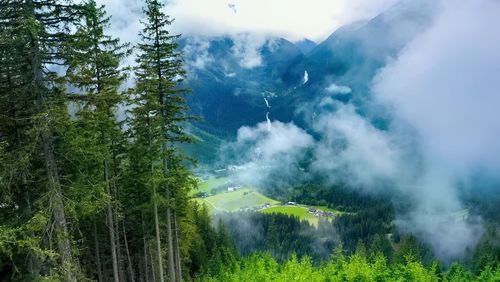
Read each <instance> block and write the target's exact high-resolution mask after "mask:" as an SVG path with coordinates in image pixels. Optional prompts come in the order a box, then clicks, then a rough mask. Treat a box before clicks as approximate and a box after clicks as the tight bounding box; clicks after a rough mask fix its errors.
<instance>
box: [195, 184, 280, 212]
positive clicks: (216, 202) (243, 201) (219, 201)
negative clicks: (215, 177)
mask: <svg viewBox="0 0 500 282" xmlns="http://www.w3.org/2000/svg"><path fill="white" fill-rule="evenodd" d="M195 200H196V201H198V202H200V203H205V204H206V205H207V207H208V209H209V211H210V212H217V211H230V212H231V211H238V210H239V209H240V208H243V207H258V206H261V205H263V204H265V203H269V204H271V205H277V204H279V202H278V201H275V200H273V199H270V198H268V197H266V196H264V195H262V194H261V193H259V192H257V191H253V190H250V189H239V190H236V191H234V192H224V193H219V194H217V195H214V196H210V197H207V198H197V199H195Z"/></svg>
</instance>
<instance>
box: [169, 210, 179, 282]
mask: <svg viewBox="0 0 500 282" xmlns="http://www.w3.org/2000/svg"><path fill="white" fill-rule="evenodd" d="M172 235H173V234H172V210H171V208H170V207H168V208H167V241H168V271H169V276H170V281H177V279H176V275H175V274H176V271H175V255H174V244H173V240H172Z"/></svg>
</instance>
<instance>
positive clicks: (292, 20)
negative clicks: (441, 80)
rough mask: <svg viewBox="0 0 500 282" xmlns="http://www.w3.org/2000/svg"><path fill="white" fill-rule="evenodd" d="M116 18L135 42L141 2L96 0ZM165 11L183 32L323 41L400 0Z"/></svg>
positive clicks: (174, 3)
mask: <svg viewBox="0 0 500 282" xmlns="http://www.w3.org/2000/svg"><path fill="white" fill-rule="evenodd" d="M98 2H99V3H101V4H104V5H106V7H107V9H106V10H107V11H108V13H109V14H110V15H112V17H113V29H115V31H116V33H118V35H120V36H121V37H122V38H124V39H127V40H129V41H133V38H134V36H135V35H136V34H137V31H138V29H139V27H140V25H139V16H140V11H141V6H142V3H143V1H142V0H98ZM166 2H167V7H166V12H167V13H168V14H169V15H171V16H173V17H174V18H175V19H176V21H175V23H174V25H173V27H172V28H173V30H174V31H175V32H177V33H183V34H205V35H221V34H227V33H236V32H259V33H265V34H270V35H277V36H281V37H285V38H287V39H289V40H292V41H295V40H300V39H302V38H309V39H312V40H314V41H317V42H319V41H321V40H323V39H325V38H326V37H328V35H330V34H331V33H332V32H333V31H334V30H335V29H337V28H338V27H340V26H342V25H344V24H348V23H352V22H354V21H357V20H364V19H369V18H372V17H374V16H376V15H377V14H378V13H380V12H381V11H383V10H385V9H387V8H388V7H389V6H390V5H392V4H394V3H395V2H397V0H308V1H304V0H170V1H166Z"/></svg>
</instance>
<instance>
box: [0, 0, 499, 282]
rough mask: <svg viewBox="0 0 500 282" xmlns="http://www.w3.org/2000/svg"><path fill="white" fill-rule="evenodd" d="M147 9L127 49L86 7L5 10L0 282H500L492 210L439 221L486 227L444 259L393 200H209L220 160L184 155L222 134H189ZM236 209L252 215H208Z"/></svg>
mask: <svg viewBox="0 0 500 282" xmlns="http://www.w3.org/2000/svg"><path fill="white" fill-rule="evenodd" d="M142 9H143V10H142V16H141V30H140V33H139V41H138V42H135V43H133V44H132V43H130V42H124V41H122V39H121V38H117V37H114V36H113V35H112V33H111V32H110V29H111V20H110V15H108V14H107V12H106V7H104V6H101V5H98V4H97V3H96V2H95V1H94V0H90V1H73V2H72V1H69V0H68V1H66V0H43V1H42V0H0V281H161V282H163V281H174V282H175V281H182V280H186V281H500V245H499V244H498V238H499V234H500V233H499V232H500V231H499V230H500V227H499V224H498V223H499V222H500V219H499V213H498V212H499V209H500V208H499V207H498V205H497V203H498V202H497V201H496V199H494V198H491V199H490V200H489V201H486V200H484V199H482V198H480V197H475V196H474V195H472V196H470V197H469V198H468V204H469V207H470V208H469V209H468V210H467V211H465V212H463V213H460V214H458V215H456V214H452V215H446V216H448V217H447V218H448V219H449V220H455V221H460V220H466V219H464V218H465V217H467V216H468V214H469V213H471V214H472V213H474V214H478V215H481V216H482V220H483V223H484V232H483V233H482V236H481V237H480V238H479V239H478V242H477V244H475V245H474V246H473V247H468V248H467V249H466V251H465V254H463V255H462V256H451V257H447V259H440V257H439V256H438V254H437V253H436V252H435V250H434V249H433V247H432V246H430V245H429V244H428V243H427V242H426V241H425V240H421V238H420V237H418V236H416V235H415V234H412V233H411V232H406V231H405V230H401V229H400V228H398V226H396V224H395V221H397V219H398V218H397V216H396V212H397V211H401V210H405V209H408V207H409V206H411V205H405V204H406V203H405V202H403V204H401V205H400V206H398V205H395V204H394V203H395V202H394V201H393V197H395V196H394V195H373V194H365V193H359V191H356V190H352V189H350V188H349V187H347V185H339V184H332V183H330V182H328V181H325V179H322V178H321V177H311V178H308V179H307V181H303V182H300V183H299V182H296V183H292V182H290V183H289V182H287V181H284V182H286V183H287V185H285V186H279V187H278V186H276V185H275V184H274V183H273V182H269V183H268V184H267V185H266V184H265V183H264V184H263V185H262V187H258V188H260V189H259V191H256V190H255V189H254V187H244V189H243V188H242V187H240V186H238V183H237V184H236V185H233V183H230V184H228V183H229V182H228V181H227V180H226V177H228V175H223V177H220V176H221V175H219V176H217V177H219V178H215V180H213V178H211V179H212V180H209V181H212V182H215V183H218V184H217V185H218V187H210V190H211V191H206V190H208V189H207V187H208V185H206V186H203V185H204V184H206V183H207V182H209V181H205V182H203V183H200V182H202V181H201V180H200V179H201V178H202V177H201V176H199V175H197V174H196V173H195V171H196V172H200V171H202V172H206V171H210V172H213V171H214V167H215V166H214V167H212V166H209V167H208V168H207V167H206V163H205V164H203V167H202V169H200V170H195V168H196V165H197V161H196V158H197V157H198V156H197V155H196V153H197V152H201V153H200V154H203V155H205V158H206V155H210V156H212V157H213V155H215V153H213V152H215V150H214V149H213V148H206V147H204V146H206V143H207V142H205V143H204V144H202V145H201V146H198V147H196V146H197V145H196V144H193V143H196V141H199V140H200V139H203V138H200V136H203V137H204V138H205V141H206V140H215V141H213V143H214V144H215V143H217V142H220V140H219V139H218V138H219V137H221V136H231V134H232V133H228V132H222V133H221V132H220V131H221V129H220V128H217V130H215V129H214V128H215V127H214V128H212V131H213V132H215V133H217V134H219V136H215V135H216V134H215V135H212V134H210V133H208V131H209V130H207V131H203V130H202V129H200V128H203V127H204V126H203V125H202V126H198V127H196V126H197V125H199V124H200V123H203V121H199V117H197V116H195V115H193V111H192V110H191V109H190V107H189V106H190V105H189V103H188V101H189V98H188V97H189V96H190V95H193V96H195V95H198V94H199V93H197V92H196V91H194V92H193V93H192V91H191V90H190V88H191V86H190V83H189V82H190V80H189V79H187V77H188V75H189V74H188V73H187V71H186V70H185V69H186V68H185V63H186V62H185V58H184V57H183V56H184V54H183V53H182V48H181V45H182V44H184V45H185V44H186V43H185V42H184V41H183V40H184V38H181V36H180V35H178V34H175V33H172V32H171V24H172V22H173V19H172V18H171V17H170V16H169V15H167V14H165V6H164V3H163V1H159V0H144V2H143V3H142ZM179 20H181V19H179ZM280 42H281V43H283V42H282V41H280ZM287 46H288V45H287ZM288 47H289V48H290V49H287V50H291V49H293V48H292V47H290V46H288ZM288 47H287V48H288ZM294 48H295V47H294ZM267 51H268V50H267ZM294 51H296V50H294ZM297 52H298V51H297ZM131 62H133V63H131ZM128 64H131V66H129V65H128ZM272 72H273V73H275V72H276V71H275V70H273V71H272ZM302 74H303V72H302V71H301V72H300V75H299V76H300V79H301V81H302ZM227 76H228V77H232V76H230V75H227ZM304 77H305V81H303V82H301V84H305V83H306V82H307V81H308V79H309V78H308V75H307V72H306V73H305V75H304ZM215 81H217V79H215ZM211 83H212V82H211ZM202 86H204V85H202ZM196 87H200V84H197V85H196ZM343 91H344V92H347V90H345V89H343ZM349 91H350V90H349ZM271 94H272V93H271ZM266 95H268V94H266ZM266 97H267V98H269V99H271V98H272V97H274V96H272V95H270V96H264V100H265V103H266V110H268V109H269V108H270V106H269V104H268V100H267V98H266ZM261 98H262V97H261V96H259V100H260V99H261ZM203 99H207V98H203ZM242 108H245V107H244V106H242ZM268 114H269V112H267V115H265V117H266V118H267V122H268V123H267V124H265V125H266V126H271V122H270V121H269V118H268ZM214 115H215V114H214ZM259 115H260V113H259ZM250 120H253V118H252V119H250ZM235 124H236V123H235ZM232 126H233V127H236V126H235V125H234V124H232ZM205 127H206V128H210V125H207V126H205ZM310 139H312V138H310ZM308 140H309V139H308ZM202 141H203V140H202ZM212 145H213V144H212ZM205 149H206V150H211V153H210V154H207V152H206V151H205V152H202V151H204V150H205ZM306 151H307V150H306ZM193 152H194V154H193ZM306 156H308V157H309V159H307V158H304V159H301V160H300V163H301V165H302V166H303V167H306V169H303V168H302V166H301V167H300V168H301V171H307V168H308V165H310V164H311V163H312V157H311V156H310V155H309V154H308V152H306ZM205 161H206V160H205ZM209 161H210V158H209ZM209 161H208V162H209ZM283 165H284V166H285V165H286V164H283ZM229 170H230V169H225V168H224V169H220V170H216V171H217V173H220V171H225V172H223V173H226V174H227V171H229ZM229 176H230V175H229ZM211 177H212V176H211ZM270 178H271V177H270ZM290 178H293V175H291V176H290ZM203 187H205V188H203ZM235 190H239V192H234V191H235ZM230 192H233V194H230ZM209 193H213V194H215V195H209ZM225 193H226V194H225ZM260 193H262V194H260ZM217 195H219V196H218V197H216V196H217ZM221 195H222V196H221ZM234 195H240V196H241V198H243V197H246V198H244V199H253V200H254V201H255V206H252V207H249V206H247V203H246V202H243V204H240V203H239V202H238V204H240V205H237V204H235V203H234V202H231V203H230V205H229V204H228V206H230V207H231V209H229V208H228V209H227V210H224V209H223V208H224V207H221V206H218V207H217V206H215V205H213V204H211V202H210V201H209V200H213V199H217V200H218V201H219V202H218V203H227V202H228V201H231V200H232V199H231V197H230V196H234ZM208 196H212V198H209V197H208ZM241 198H240V199H237V200H238V201H240V202H242V200H241ZM266 208H268V209H270V210H271V208H273V209H274V210H275V211H277V212H269V211H268V212H265V209H266ZM271 211H272V210H271ZM280 211H281V212H280ZM285 211H292V212H289V213H286V212H285ZM296 211H300V212H301V213H298V212H296ZM304 217H306V219H304Z"/></svg>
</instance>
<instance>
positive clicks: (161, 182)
mask: <svg viewBox="0 0 500 282" xmlns="http://www.w3.org/2000/svg"><path fill="white" fill-rule="evenodd" d="M146 5H147V6H146V9H145V11H144V13H145V16H146V19H145V21H144V23H143V24H144V28H143V29H142V32H141V33H140V43H139V44H138V46H137V48H138V57H137V67H136V68H135V76H136V88H135V91H134V93H133V103H134V104H135V105H136V106H135V107H134V108H133V109H132V110H131V113H132V116H133V118H132V120H131V122H130V125H131V134H132V137H133V139H134V140H135V142H136V145H135V146H134V150H135V151H136V153H135V154H133V155H135V156H136V157H137V158H139V159H136V160H133V162H142V163H144V162H145V163H148V167H149V168H150V170H149V171H148V172H145V171H144V172H143V173H147V174H148V176H147V177H146V178H149V179H150V181H149V182H148V189H149V190H150V191H151V199H152V202H153V215H154V226H155V242H156V254H157V256H158V258H157V262H158V276H159V279H158V280H159V281H164V280H165V278H164V273H163V257H162V246H161V241H162V240H161V237H162V236H161V232H160V231H161V230H160V219H161V218H164V219H165V223H164V224H162V226H165V229H166V236H165V237H166V238H165V239H166V241H167V262H168V267H167V269H168V278H169V280H170V281H180V280H181V279H182V269H181V268H182V266H181V265H182V263H181V254H180V250H179V244H180V243H179V236H178V235H179V232H178V230H177V228H176V227H177V226H178V225H179V219H178V213H177V206H176V199H177V198H181V192H180V191H184V190H180V189H178V188H179V187H176V186H174V185H172V183H174V181H169V179H170V178H174V179H175V178H176V177H179V174H177V175H176V176H173V173H174V172H176V170H172V171H169V169H171V168H174V167H179V166H178V165H176V163H178V162H177V161H174V160H175V159H176V158H178V157H176V156H179V155H178V154H177V153H176V149H175V146H174V144H176V143H178V142H187V141H189V140H190V138H189V137H188V135H187V134H186V133H185V132H184V131H183V128H182V123H183V122H185V121H186V120H188V119H189V117H187V116H186V110H187V108H186V107H185V105H184V104H185V100H184V98H183V95H184V94H185V93H186V92H187V90H186V89H180V88H179V84H180V83H181V82H182V79H183V77H184V74H185V72H184V70H183V69H182V57H181V54H180V53H179V52H178V51H177V50H176V49H177V47H178V45H177V43H176V40H177V39H178V38H179V35H171V34H170V33H169V31H168V27H169V25H170V24H171V23H172V20H171V19H170V18H169V17H168V16H167V15H165V14H164V13H163V12H162V11H161V9H162V7H163V5H162V4H161V3H160V2H159V1H156V0H147V1H146ZM140 159H142V160H146V161H141V160H140ZM169 160H172V162H171V163H169ZM162 207H164V209H163V208H162ZM159 210H165V214H164V215H163V216H162V215H161V214H160V213H159Z"/></svg>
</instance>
